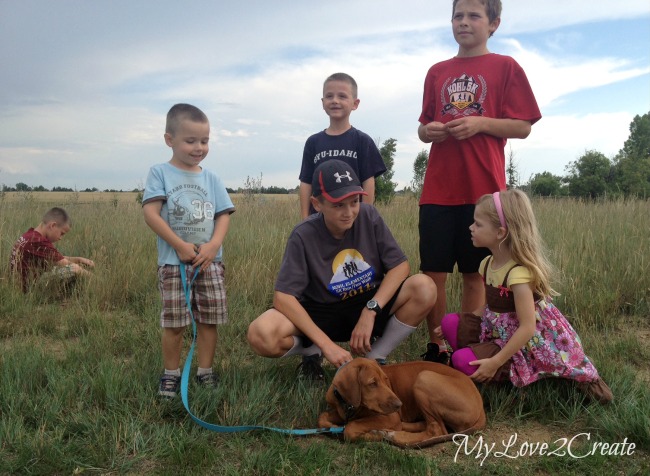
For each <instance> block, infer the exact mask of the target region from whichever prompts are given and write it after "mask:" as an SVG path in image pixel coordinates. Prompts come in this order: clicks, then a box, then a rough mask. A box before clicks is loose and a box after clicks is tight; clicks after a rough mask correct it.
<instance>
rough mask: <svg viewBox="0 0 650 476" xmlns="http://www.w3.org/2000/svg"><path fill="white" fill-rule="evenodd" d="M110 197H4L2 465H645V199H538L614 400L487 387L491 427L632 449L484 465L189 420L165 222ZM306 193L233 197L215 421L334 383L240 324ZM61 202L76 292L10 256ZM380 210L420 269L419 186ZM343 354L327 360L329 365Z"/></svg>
mask: <svg viewBox="0 0 650 476" xmlns="http://www.w3.org/2000/svg"><path fill="white" fill-rule="evenodd" d="M79 195H83V194H79ZM108 198H109V199H108V200H106V201H98V202H92V203H86V202H84V201H83V200H81V198H79V197H78V196H76V195H69V196H67V198H60V201H57V202H51V201H48V200H47V199H40V198H39V196H38V194H31V195H27V194H26V195H24V196H21V197H19V198H18V199H16V200H2V199H1V198H0V263H3V265H2V273H0V277H1V279H0V351H1V352H0V474H13V473H22V474H70V473H80V472H87V473H101V474H105V473H110V472H113V473H120V474H121V473H127V474H129V473H130V474H142V473H155V474H160V473H164V474H166V473H180V474H206V473H213V474H289V473H291V474H323V473H328V474H349V473H351V472H352V473H354V474H449V473H450V472H452V471H453V472H456V473H459V472H460V473H464V472H470V473H477V472H478V471H483V470H485V471H488V472H491V473H494V474H517V473H521V472H522V471H525V472H530V473H538V474H545V473H549V472H551V473H553V472H557V471H560V470H562V471H564V470H565V469H562V468H566V467H567V465H569V466H570V467H571V471H573V472H574V473H575V474H581V473H588V472H593V473H595V474H598V472H599V471H601V470H603V468H604V469H605V470H607V471H610V472H614V473H616V472H623V473H626V474H634V473H635V472H637V473H640V472H642V471H644V470H647V469H650V463H649V459H648V454H647V452H648V451H649V450H650V419H649V417H648V415H650V396H649V392H648V383H649V382H650V371H649V370H650V368H649V365H648V361H649V357H650V350H649V348H648V344H647V339H648V337H650V323H649V322H648V317H649V315H650V272H649V270H648V256H650V253H649V252H650V234H648V216H650V214H649V212H650V205H649V203H648V202H644V201H615V202H581V201H573V200H541V199H536V200H534V208H535V211H536V213H537V215H538V218H539V221H540V226H541V228H542V233H543V236H544V238H545V240H546V242H547V244H548V247H549V250H550V253H551V257H552V259H553V261H554V262H555V265H556V267H557V268H558V271H559V278H560V279H559V280H558V281H557V282H556V283H555V287H556V289H557V290H558V291H560V292H561V296H560V297H559V298H558V299H557V303H558V305H559V307H560V308H561V309H562V310H563V311H565V313H566V314H567V316H568V317H569V318H570V320H571V321H572V323H573V324H574V326H575V327H576V328H577V329H578V331H579V333H580V335H581V337H582V339H583V343H584V345H585V348H586V350H587V353H588V354H589V355H590V356H591V357H592V358H593V359H594V361H595V362H596V365H597V367H598V368H599V371H600V372H601V374H602V375H603V376H604V378H605V379H606V380H607V381H608V382H609V383H610V385H611V386H612V388H613V390H614V393H615V395H616V401H615V403H614V404H613V405H611V406H610V407H607V408H603V407H600V406H598V405H588V404H586V403H585V402H584V401H583V400H582V398H581V395H580V393H579V392H577V391H576V390H575V388H573V387H572V386H570V385H565V384H563V383H562V382H556V381H544V382H540V383H538V384H535V385H532V386H530V387H529V388H526V389H524V390H516V389H512V388H501V387H499V388H496V387H495V388H491V387H488V388H483V389H482V390H481V391H482V394H483V396H484V399H485V402H486V405H487V408H488V419H489V426H488V428H487V429H486V430H485V432H484V435H485V437H486V438H488V439H492V440H493V441H498V438H501V437H503V436H504V434H503V432H504V431H506V432H507V431H510V432H512V431H524V429H526V428H530V425H531V424H532V425H537V426H541V427H543V428H545V430H546V431H547V432H548V434H549V435H550V439H551V440H554V439H556V438H559V437H561V436H570V434H575V433H577V432H580V431H589V432H591V434H592V435H593V438H594V439H597V440H599V441H610V442H616V441H622V440H623V438H629V440H630V441H634V442H635V443H636V444H637V445H638V447H639V451H637V453H635V455H634V457H632V458H600V457H595V458H585V459H581V460H573V459H568V458H564V459H558V460H557V462H556V461H555V460H548V459H546V460H544V459H536V458H527V459H518V460H516V461H508V462H505V460H503V459H502V460H489V461H487V462H486V463H485V464H484V466H479V465H478V462H477V461H476V460H474V459H472V458H471V457H468V458H465V459H464V460H463V461H461V462H459V461H454V460H453V450H455V448H454V447H451V449H449V448H450V447H449V446H448V447H447V451H445V450H442V451H439V452H433V453H432V452H426V451H423V452H417V451H410V452H404V451H401V450H397V449H394V448H392V447H388V446H386V445H379V444H359V445H345V444H341V443H339V442H338V441H336V440H331V439H325V438H315V439H292V438H287V437H284V436H278V435H273V434H266V433H259V432H257V433H246V434H233V435H219V434H212V433H210V432H207V431H205V430H203V429H201V428H200V427H198V426H196V425H195V424H194V423H192V422H191V421H190V420H189V419H188V417H187V415H186V414H185V411H184V409H183V408H182V405H181V404H180V402H179V401H174V402H171V403H164V402H160V401H159V400H158V399H157V398H156V389H157V377H158V373H159V372H160V369H161V358H160V331H159V327H158V314H159V306H160V305H159V297H158V291H157V289H156V273H155V268H156V250H155V236H154V234H153V232H151V231H150V230H149V229H148V228H147V227H146V225H145V224H144V221H143V220H142V214H141V210H140V206H139V205H138V204H137V203H135V201H122V200H118V201H117V202H115V201H112V200H110V197H108ZM297 200H298V199H297V197H296V196H289V197H283V198H282V199H281V200H279V199H277V197H264V196H255V195H253V196H248V197H244V196H236V197H234V202H235V206H236V207H237V212H236V213H235V214H234V215H233V216H232V221H231V229H230V232H229V234H228V237H227V239H226V243H225V245H224V257H225V262H226V281H227V289H228V300H229V311H230V323H229V324H227V325H225V326H222V327H220V328H219V339H220V340H219V346H218V352H217V358H216V360H215V367H216V368H217V370H218V371H219V373H220V374H221V376H222V385H221V386H220V387H219V389H218V391H217V393H216V394H203V393H201V392H199V391H198V389H195V388H191V400H190V401H191V404H192V408H193V411H194V412H195V414H197V415H198V416H200V417H201V418H203V419H205V420H207V421H210V422H213V423H217V424H221V425H241V424H265V425H271V426H279V427H312V426H313V425H314V424H315V422H316V416H317V414H318V412H319V411H320V410H322V408H323V406H324V391H325V389H324V388H322V387H313V386H309V385H304V384H303V383H299V382H296V380H295V367H296V365H297V364H298V360H297V359H278V360H271V359H263V358H260V357H257V356H255V355H253V353H252V352H251V351H250V349H249V347H248V345H247V344H246V340H245V332H246V328H247V326H248V324H249V323H250V322H251V321H252V320H253V319H254V318H255V317H257V316H258V315H259V314H260V313H261V312H263V311H264V310H265V309H267V308H268V306H269V305H270V303H271V299H272V292H273V283H274V280H275V275H276V273H277V270H278V268H279V265H280V261H281V259H282V254H283V251H284V242H285V240H286V238H287V236H288V234H289V233H290V231H291V229H292V227H293V226H294V225H295V223H296V222H297V221H298V216H299V213H298V201H297ZM53 205H57V206H63V207H65V208H66V209H67V210H68V211H69V212H70V213H71V215H72V217H73V220H74V226H73V228H72V230H71V232H70V233H69V234H67V235H66V236H65V238H64V239H63V240H62V241H61V242H59V243H58V244H57V245H58V247H59V249H60V250H61V251H62V252H63V253H64V254H67V255H81V256H88V257H90V258H92V259H93V260H94V261H95V262H96V264H97V266H96V270H95V275H94V277H93V279H91V280H90V281H88V282H87V283H86V284H85V286H81V287H79V288H78V289H77V294H76V295H75V296H73V297H72V298H71V299H68V300H67V301H65V302H61V301H58V300H56V299H51V298H49V297H47V296H43V295H40V294H38V293H33V294H29V295H27V296H25V295H23V294H22V293H21V292H20V291H19V290H18V289H16V287H15V286H14V283H13V282H12V280H11V278H10V276H8V274H7V272H6V264H7V263H8V260H9V253H10V250H11V246H12V244H13V242H14V241H15V240H16V239H17V237H18V236H20V234H22V233H23V232H24V231H25V230H26V229H27V228H29V227H30V226H35V225H37V224H38V221H39V220H40V217H41V215H42V214H43V212H44V211H45V210H46V209H47V208H49V207H50V206H53ZM379 210H380V212H381V213H382V215H383V216H384V218H385V220H386V222H387V223H388V224H389V226H390V228H391V229H392V230H393V232H394V234H395V236H396V238H397V240H398V242H399V243H400V244H401V245H402V247H403V248H404V250H405V252H406V254H407V256H408V257H409V260H410V264H411V269H412V272H414V273H415V272H417V269H418V264H419V263H418V235H417V219H418V218H417V203H416V201H415V200H414V199H412V198H405V197H398V198H397V199H396V200H394V201H393V202H392V203H391V204H390V205H386V206H382V205H380V206H379ZM459 284H460V283H459V279H458V276H457V275H454V276H452V278H451V279H450V280H449V292H448V295H449V301H448V302H449V308H450V310H453V309H457V308H458V306H459V302H460V299H459V291H458V290H459V287H460V286H459ZM426 339H427V337H426V330H425V329H424V327H423V326H421V328H420V329H418V331H417V332H416V333H415V334H413V335H412V336H411V337H410V338H409V339H408V340H407V341H405V342H404V343H403V344H402V345H401V346H400V347H398V349H396V351H395V352H394V353H393V354H392V355H391V356H390V358H391V359H392V360H397V361H401V360H412V359H416V358H418V356H419V354H420V353H421V352H422V351H423V350H424V347H425V344H426ZM187 345H189V341H186V346H185V348H187ZM333 370H334V369H333V368H332V367H327V368H326V372H327V374H328V376H329V377H331V376H332V373H333ZM503 428H506V430H503ZM568 432H571V433H568ZM567 433H568V435H567ZM505 436H506V437H507V434H506V435H505ZM540 438H541V437H540ZM558 465H559V466H558Z"/></svg>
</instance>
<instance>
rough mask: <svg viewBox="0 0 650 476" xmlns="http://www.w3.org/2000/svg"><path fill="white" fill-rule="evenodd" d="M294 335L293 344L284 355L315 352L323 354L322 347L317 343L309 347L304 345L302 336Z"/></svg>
mask: <svg viewBox="0 0 650 476" xmlns="http://www.w3.org/2000/svg"><path fill="white" fill-rule="evenodd" d="M292 337H293V346H292V347H291V349H289V350H288V351H287V353H286V354H284V355H283V356H282V357H289V356H290V355H296V354H299V355H313V354H318V355H321V354H322V351H321V350H320V347H318V346H317V345H316V344H312V345H310V346H309V347H303V346H302V337H298V336H292Z"/></svg>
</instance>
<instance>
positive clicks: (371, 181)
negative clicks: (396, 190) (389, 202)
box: [360, 177, 375, 205]
mask: <svg viewBox="0 0 650 476" xmlns="http://www.w3.org/2000/svg"><path fill="white" fill-rule="evenodd" d="M361 187H362V188H363V191H364V192H366V193H367V194H368V195H367V196H363V195H360V197H361V201H363V203H368V204H370V205H374V204H375V177H370V178H368V179H366V180H364V181H363V183H362V184H361Z"/></svg>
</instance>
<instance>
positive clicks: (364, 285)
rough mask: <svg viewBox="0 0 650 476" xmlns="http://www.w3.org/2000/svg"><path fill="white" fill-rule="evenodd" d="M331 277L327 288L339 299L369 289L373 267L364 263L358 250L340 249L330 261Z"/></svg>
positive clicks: (372, 285) (374, 273)
mask: <svg viewBox="0 0 650 476" xmlns="http://www.w3.org/2000/svg"><path fill="white" fill-rule="evenodd" d="M332 273H333V276H332V279H331V280H330V283H329V285H328V286H327V289H328V290H329V292H330V293H332V294H333V295H334V296H337V297H339V298H340V299H341V300H343V299H347V298H350V297H353V296H356V295H357V294H361V293H364V292H366V291H370V290H371V289H373V288H374V287H375V285H374V284H373V282H374V280H375V279H374V278H375V275H376V274H377V273H376V272H375V269H374V268H373V267H372V266H370V265H369V264H368V263H366V262H365V261H364V259H363V256H362V255H361V253H359V251H357V250H354V249H346V250H343V251H340V252H339V253H338V254H337V255H336V257H335V258H334V261H333V262H332Z"/></svg>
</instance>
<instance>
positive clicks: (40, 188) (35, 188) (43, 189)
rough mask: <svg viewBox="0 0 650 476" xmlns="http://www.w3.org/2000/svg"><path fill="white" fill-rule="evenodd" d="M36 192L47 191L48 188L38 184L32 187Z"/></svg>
mask: <svg viewBox="0 0 650 476" xmlns="http://www.w3.org/2000/svg"><path fill="white" fill-rule="evenodd" d="M32 190H33V191H34V192H47V189H46V188H45V187H43V186H42V185H38V186H36V187H34V188H33V189H32Z"/></svg>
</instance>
